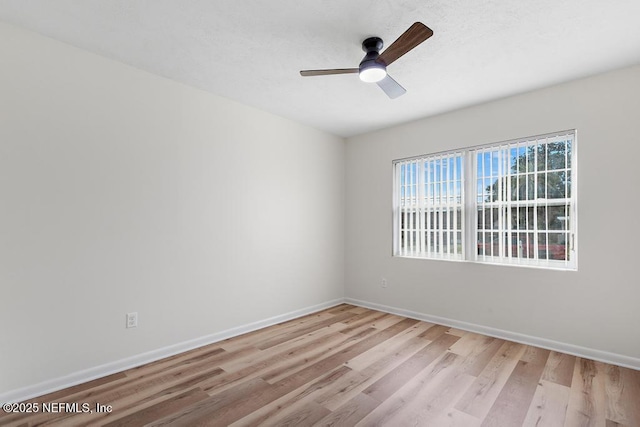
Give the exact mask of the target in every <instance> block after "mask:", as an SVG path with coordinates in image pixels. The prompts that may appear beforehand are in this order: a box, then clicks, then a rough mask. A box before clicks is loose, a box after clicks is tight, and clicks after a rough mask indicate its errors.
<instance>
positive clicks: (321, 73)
mask: <svg viewBox="0 0 640 427" xmlns="http://www.w3.org/2000/svg"><path fill="white" fill-rule="evenodd" d="M359 71H360V70H358V69H357V68H333V69H331V70H303V71H300V75H301V76H305V77H308V76H328V75H331V74H358V72H359Z"/></svg>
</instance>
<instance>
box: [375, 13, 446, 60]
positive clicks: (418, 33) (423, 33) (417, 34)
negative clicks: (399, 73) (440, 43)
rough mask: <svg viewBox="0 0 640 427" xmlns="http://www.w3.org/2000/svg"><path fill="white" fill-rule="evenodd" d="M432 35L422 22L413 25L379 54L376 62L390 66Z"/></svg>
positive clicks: (431, 31)
mask: <svg viewBox="0 0 640 427" xmlns="http://www.w3.org/2000/svg"><path fill="white" fill-rule="evenodd" d="M432 35H433V30H431V28H429V27H427V26H426V25H424V24H423V23H422V22H416V23H414V24H413V25H412V26H411V27H409V29H408V30H407V31H405V32H404V33H403V34H402V35H401V36H400V37H398V39H397V40H396V41H394V42H393V43H391V45H390V46H389V47H388V48H387V50H385V51H384V52H382V53H381V54H380V56H379V57H378V62H382V63H384V64H385V65H391V63H392V62H394V61H395V60H396V59H398V58H400V57H401V56H402V55H404V54H405V53H407V52H409V51H410V50H411V49H413V48H414V47H416V46H418V45H419V44H420V43H422V42H423V41H425V40H426V39H428V38H429V37H431V36H432Z"/></svg>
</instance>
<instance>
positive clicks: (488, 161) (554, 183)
mask: <svg viewBox="0 0 640 427" xmlns="http://www.w3.org/2000/svg"><path fill="white" fill-rule="evenodd" d="M574 139H575V138H574V134H573V132H570V133H565V134H556V135H550V136H543V137H537V138H530V139H525V140H519V141H511V142H508V143H504V144H500V145H496V146H489V147H482V148H478V149H475V150H472V153H473V155H474V159H475V163H476V171H477V173H476V183H477V193H476V207H477V209H476V219H477V248H478V250H477V260H478V261H482V262H500V263H515V264H525V265H538V266H549V267H561V268H562V267H573V266H574V264H575V263H574V258H575V253H574V245H573V242H574V236H575V232H574V222H575V221H573V220H572V219H574V218H575V203H574V197H573V195H574V192H573V191H572V185H573V183H574V180H573V179H572V177H573V174H572V168H573V151H574V150H573V149H574Z"/></svg>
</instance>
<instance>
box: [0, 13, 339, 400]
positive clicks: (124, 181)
mask: <svg viewBox="0 0 640 427" xmlns="http://www.w3.org/2000/svg"><path fill="white" fill-rule="evenodd" d="M344 151H345V147H344V141H343V140H342V139H341V138H337V137H334V136H331V135H328V134H325V133H322V132H320V131H317V130H314V129H311V128H308V127H305V126H302V125H299V124H296V123H293V122H291V121H288V120H285V119H282V118H279V117H276V116H273V115H270V114H267V113H264V112H261V111H258V110H255V109H252V108H249V107H246V106H243V105H240V104H237V103H234V102H231V101H229V100H226V99H222V98H219V97H216V96H214V95H211V94H208V93H205V92H201V91H198V90H195V89H192V88H189V87H186V86H183V85H181V84H178V83H175V82H172V81H169V80H166V79H163V78H161V77H157V76H153V75H150V74H148V73H145V72H142V71H139V70H136V69H133V68H130V67H127V66H125V65H122V64H120V63H117V62H113V61H110V60H106V59H104V58H101V57H98V56H95V55H92V54H89V53H86V52H83V51H81V50H78V49H75V48H72V47H70V46H67V45H64V44H61V43H58V42H55V41H53V40H50V39H46V38H44V37H41V36H39V35H36V34H34V33H30V32H25V31H22V30H19V29H17V28H15V27H12V26H9V25H5V24H1V23H0V292H1V295H0V395H2V393H3V392H8V391H11V390H16V389H20V388H22V387H27V386H32V385H34V384H38V383H40V382H42V381H50V380H52V379H55V378H59V377H64V376H66V375H69V374H72V373H74V372H78V371H80V370H83V369H91V368H93V367H96V366H98V365H101V364H105V363H110V362H113V361H116V360H120V359H123V358H127V357H131V356H133V355H138V354H141V353H144V352H148V351H151V350H155V349H159V348H162V347H165V346H169V345H172V344H176V343H180V342H183V341H186V340H191V339H195V338H198V337H202V336H206V335H208V334H214V333H216V332H219V331H224V330H227V329H229V328H234V327H238V326H240V325H246V324H248V323H251V322H255V321H259V320H263V319H267V318H270V317H272V316H277V315H282V314H283V313H289V312H291V311H295V310H300V309H304V308H307V307H310V306H314V305H317V304H322V303H326V302H328V301H332V300H335V299H337V298H342V296H343V295H344V288H343V285H344V156H345V153H344ZM129 311H137V312H138V313H139V316H140V319H139V322H140V326H139V327H138V328H137V329H130V330H127V329H125V327H124V326H125V313H127V312H129Z"/></svg>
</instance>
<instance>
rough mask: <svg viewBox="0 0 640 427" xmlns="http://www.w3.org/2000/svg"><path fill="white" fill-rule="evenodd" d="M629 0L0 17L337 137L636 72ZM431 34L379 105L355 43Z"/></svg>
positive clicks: (219, 1)
mask: <svg viewBox="0 0 640 427" xmlns="http://www.w3.org/2000/svg"><path fill="white" fill-rule="evenodd" d="M638 18H640V0H608V1H603V0H537V1H524V0H484V1H472V0H466V1H463V0H433V1H419V0H407V1H391V0H384V1H382V0H377V1H375V2H374V1H364V0H349V1H345V0H313V1H310V0H272V1H264V0H29V1H25V0H0V20H4V21H6V22H9V23H13V24H16V25H19V26H22V27H25V28H27V29H30V30H34V31H36V32H39V33H41V34H43V35H46V36H49V37H52V38H54V39H58V40H61V41H63V42H66V43H69V44H71V45H75V46H77V47H80V48H83V49H86V50H88V51H91V52H95V53H98V54H100V55H103V56H106V57H109V58H112V59H115V60H118V61H121V62H124V63H126V64H130V65H132V66H134V67H137V68H140V69H143V70H147V71H149V72H151V73H155V74H158V75H161V76H165V77H168V78H170V79H173V80H176V81H180V82H183V83H186V84H188V85H191V86H195V87H197V88H201V89H204V90H206V91H210V92H213V93H215V94H218V95H222V96H224V97H227V98H231V99H234V100H237V101H240V102H242V103H245V104H248V105H252V106H255V107H258V108H260V109H263V110H266V111H270V112H272V113H275V114H277V115H280V116H284V117H288V118H290V119H293V120H296V121H298V122H302V123H305V124H308V125H311V126H313V127H316V128H319V129H323V130H325V131H328V132H331V133H334V134H336V135H341V136H351V135H355V134H359V133H363V132H367V131H371V130H375V129H379V128H383V127H387V126H390V125H393V124H397V123H401V122H406V121H409V120H413V119H416V118H419V117H425V116H428V115H433V114H438V113H442V112H445V111H449V110H452V109H456V108H460V107H464V106H468V105H472V104H477V103H479V102H483V101H487V100H491V99H495V98H500V97H504V96H508V95H511V94H514V93H520V92H524V91H528V90H531V89H536V88H540V87H544V86H548V85H551V84H555V83H559V82H563V81H567V80H572V79H575V78H579V77H583V76H587V75H591V74H596V73H599V72H603V71H607V70H611V69H615V68H619V67H623V66H628V65H632V64H638V63H640V24H639V23H638ZM415 21H421V22H423V23H425V24H426V25H427V26H429V27H430V28H431V29H433V31H434V36H433V37H432V38H430V39H429V40H427V41H426V42H424V43H423V44H422V45H420V46H418V47H417V48H416V49H415V50H413V51H411V52H409V53H408V54H407V55H405V56H404V57H402V58H401V59H399V60H398V61H396V62H395V63H393V64H392V65H391V66H390V67H389V74H390V75H391V76H392V77H394V78H395V79H396V80H397V81H398V82H399V83H400V84H402V85H403V86H404V87H405V88H406V89H407V94H405V95H403V96H401V97H400V98H398V99H395V100H390V99H389V98H387V96H386V95H385V94H384V93H383V92H382V91H381V90H380V89H379V88H378V87H377V86H376V85H375V84H366V83H362V82H361V81H360V80H359V79H358V77H357V75H354V74H350V75H349V74H348V75H338V76H323V77H301V76H300V75H299V74H298V72H299V70H301V69H317V68H345V67H356V66H357V65H358V63H359V62H360V60H361V59H362V57H363V55H364V53H363V52H362V50H361V47H360V44H361V41H362V40H363V39H364V38H366V37H368V36H373V35H375V36H379V37H381V38H382V39H383V40H384V41H385V44H386V45H389V44H390V43H391V42H393V40H395V39H396V38H397V37H398V36H399V35H400V34H401V33H402V32H403V31H404V30H405V29H407V28H408V27H409V26H410V25H411V24H412V23H413V22H415Z"/></svg>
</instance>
